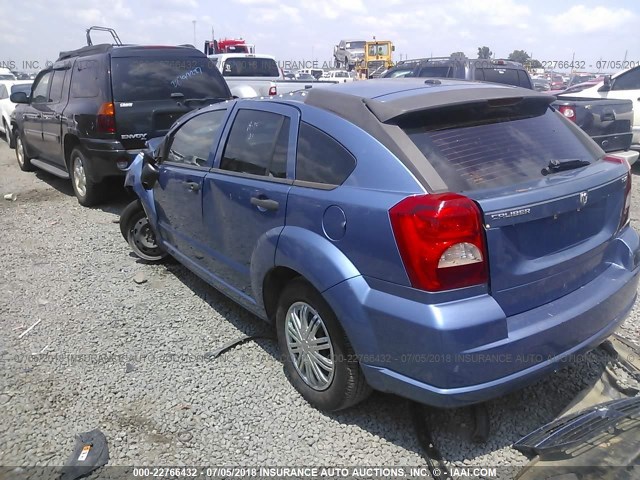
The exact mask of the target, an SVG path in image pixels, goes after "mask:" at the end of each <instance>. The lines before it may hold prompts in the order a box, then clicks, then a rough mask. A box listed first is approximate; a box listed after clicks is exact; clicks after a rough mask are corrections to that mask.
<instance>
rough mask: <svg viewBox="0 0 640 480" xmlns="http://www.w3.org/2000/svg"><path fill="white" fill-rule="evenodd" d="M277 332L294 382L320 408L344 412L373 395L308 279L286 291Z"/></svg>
mask: <svg viewBox="0 0 640 480" xmlns="http://www.w3.org/2000/svg"><path fill="white" fill-rule="evenodd" d="M276 330H277V333H278V345H279V347H280V352H281V354H282V357H283V362H284V367H285V371H286V373H287V376H288V377H289V381H290V382H291V384H292V385H293V386H294V388H295V389H296V390H297V391H298V392H299V393H300V394H301V395H302V396H303V397H304V398H305V400H307V401H308V402H309V403H310V404H311V405H313V406H314V407H316V408H318V409H320V410H325V411H335V410H342V409H344V408H348V407H351V406H353V405H355V404H356V403H358V402H360V401H362V400H364V399H365V398H366V397H367V396H368V395H369V394H370V393H371V388H370V387H369V386H368V385H367V383H366V380H365V378H364V374H363V373H362V370H361V369H360V364H359V363H358V361H357V358H356V356H355V354H354V351H353V348H352V347H351V344H350V343H349V340H348V339H347V336H346V334H345V333H344V330H342V327H341V326H340V323H339V322H338V319H337V318H336V315H335V313H334V312H333V310H332V309H331V307H330V306H329V304H328V303H327V302H326V301H325V300H324V298H322V295H320V293H318V291H317V290H315V289H314V288H313V287H312V286H311V285H310V284H309V283H308V282H306V281H304V280H303V279H295V280H293V281H291V282H290V283H289V284H288V285H287V286H286V287H285V289H284V291H283V292H282V295H281V296H280V300H279V303H278V309H277V312H276Z"/></svg>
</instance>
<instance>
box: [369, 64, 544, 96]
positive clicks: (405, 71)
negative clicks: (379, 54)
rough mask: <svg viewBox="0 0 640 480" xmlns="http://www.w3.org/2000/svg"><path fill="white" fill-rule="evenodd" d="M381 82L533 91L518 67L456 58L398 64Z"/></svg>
mask: <svg viewBox="0 0 640 480" xmlns="http://www.w3.org/2000/svg"><path fill="white" fill-rule="evenodd" d="M381 77H382V78H400V77H402V78H411V77H436V78H459V79H464V80H476V81H482V82H492V83H503V84H507V85H515V86H518V87H524V88H529V89H533V84H532V82H531V77H530V76H529V73H528V72H527V71H526V70H525V68H524V67H523V66H522V64H521V63H517V62H512V61H509V60H491V59H489V60H485V59H481V58H478V59H469V58H456V57H438V58H420V59H415V60H405V61H403V62H398V63H397V64H396V65H395V66H394V67H393V68H390V69H389V70H387V71H386V72H384V73H383V74H382V76H381Z"/></svg>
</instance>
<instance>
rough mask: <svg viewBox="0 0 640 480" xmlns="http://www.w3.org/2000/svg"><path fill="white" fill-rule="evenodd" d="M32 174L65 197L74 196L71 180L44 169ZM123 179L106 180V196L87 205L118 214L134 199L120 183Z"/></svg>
mask: <svg viewBox="0 0 640 480" xmlns="http://www.w3.org/2000/svg"><path fill="white" fill-rule="evenodd" d="M33 173H34V175H35V176H36V178H37V179H38V180H41V181H42V182H44V183H46V184H47V185H49V186H51V187H52V188H54V189H55V190H57V191H58V192H60V193H62V194H63V195H66V196H67V197H75V193H74V191H73V186H72V185H71V180H69V179H65V178H60V177H57V176H55V175H53V174H51V173H49V172H45V171H44V170H39V169H36V170H35V171H34V172H33ZM122 182H123V180H121V179H117V180H111V181H109V182H108V185H107V189H108V198H107V200H105V201H104V202H103V203H100V204H99V205H96V206H95V207H88V208H91V209H95V210H101V211H103V212H107V213H112V214H115V215H120V212H121V211H122V210H123V209H124V207H126V206H127V204H128V203H129V202H130V201H131V200H133V199H134V197H133V196H132V194H131V193H129V192H128V191H127V190H126V189H125V188H124V186H122V185H121V183H122Z"/></svg>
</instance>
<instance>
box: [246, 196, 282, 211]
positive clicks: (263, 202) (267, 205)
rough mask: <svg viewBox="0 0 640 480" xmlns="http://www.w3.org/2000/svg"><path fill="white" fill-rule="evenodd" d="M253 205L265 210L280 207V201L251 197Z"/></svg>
mask: <svg viewBox="0 0 640 480" xmlns="http://www.w3.org/2000/svg"><path fill="white" fill-rule="evenodd" d="M251 205H255V206H256V207H258V209H259V210H260V209H262V210H263V211H264V210H277V209H278V208H280V203H278V202H277V201H275V200H271V199H270V198H258V197H251Z"/></svg>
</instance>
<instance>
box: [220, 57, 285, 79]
mask: <svg viewBox="0 0 640 480" xmlns="http://www.w3.org/2000/svg"><path fill="white" fill-rule="evenodd" d="M222 74H223V75H224V76H225V77H279V76H280V70H279V69H278V64H277V63H276V61H275V60H274V59H272V58H251V57H247V58H244V57H238V58H233V57H232V58H227V59H226V60H225V61H224V67H223V71H222Z"/></svg>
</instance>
